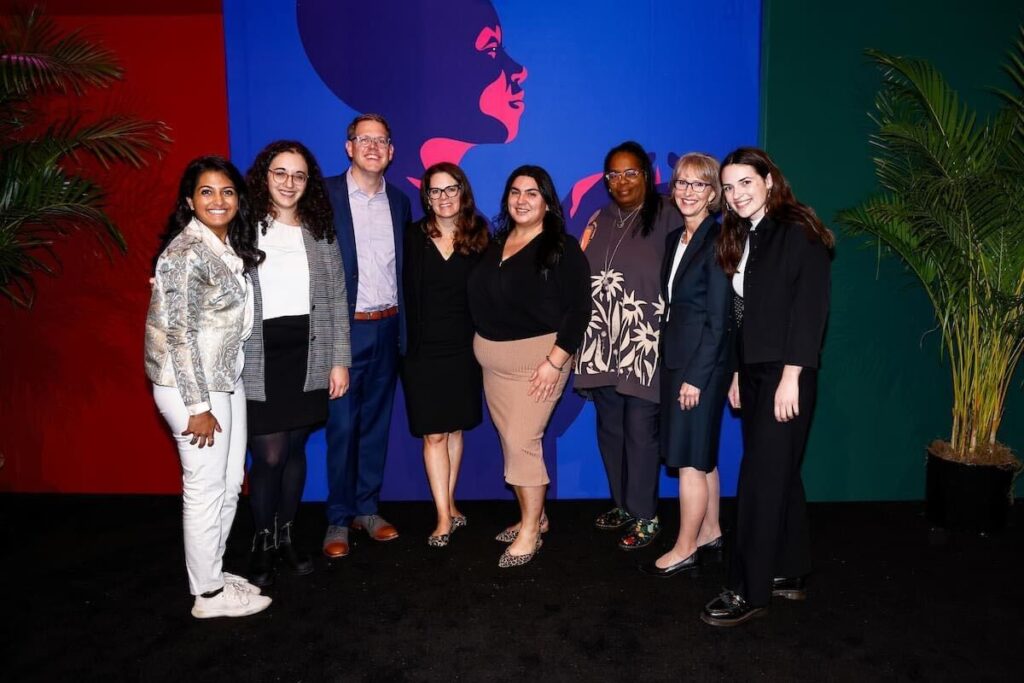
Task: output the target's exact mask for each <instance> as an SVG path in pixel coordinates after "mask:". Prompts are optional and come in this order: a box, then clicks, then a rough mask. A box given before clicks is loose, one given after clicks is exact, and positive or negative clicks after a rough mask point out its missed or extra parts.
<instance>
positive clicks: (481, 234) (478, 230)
mask: <svg viewBox="0 0 1024 683" xmlns="http://www.w3.org/2000/svg"><path fill="white" fill-rule="evenodd" d="M437 173H447V174H448V175H450V176H451V177H452V178H454V179H455V182H456V183H458V185H459V187H460V188H461V190H460V194H459V213H458V215H457V216H455V238H454V241H453V244H452V246H453V247H454V248H455V251H457V252H459V253H460V254H462V255H463V256H469V255H470V254H479V253H480V252H482V251H483V250H484V249H486V248H487V242H488V238H489V234H488V232H487V222H486V221H484V219H483V218H481V217H480V216H479V215H477V212H476V199H474V198H473V188H472V187H471V186H470V184H469V178H467V177H466V172H465V171H463V170H462V169H461V168H459V167H458V166H457V165H455V164H453V163H451V162H448V161H442V162H440V163H437V164H434V165H433V166H431V167H430V168H428V169H427V170H426V171H424V172H423V178H422V179H421V181H420V203H421V204H422V205H423V213H424V214H425V217H424V219H423V221H422V223H421V226H422V227H423V232H425V233H426V234H427V236H429V237H440V236H441V231H440V230H439V229H438V228H437V225H436V223H435V221H434V210H433V208H431V206H430V197H429V196H428V195H427V191H428V190H429V189H430V179H431V178H432V177H433V176H434V175H435V174H437Z"/></svg>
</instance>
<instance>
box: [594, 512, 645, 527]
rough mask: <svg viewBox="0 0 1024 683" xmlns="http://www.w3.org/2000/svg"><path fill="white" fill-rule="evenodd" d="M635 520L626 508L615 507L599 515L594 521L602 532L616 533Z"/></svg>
mask: <svg viewBox="0 0 1024 683" xmlns="http://www.w3.org/2000/svg"><path fill="white" fill-rule="evenodd" d="M634 519H636V518H635V517H633V515H631V514H629V513H628V512H627V511H626V509H625V508H619V507H615V508H612V509H611V510H608V511H607V512H602V513H601V514H599V515H598V516H597V518H596V519H595V520H594V526H596V527H597V528H598V529H601V530H602V531H614V530H615V529H621V528H622V527H624V526H626V525H627V524H629V523H630V522H632V521H633V520H634Z"/></svg>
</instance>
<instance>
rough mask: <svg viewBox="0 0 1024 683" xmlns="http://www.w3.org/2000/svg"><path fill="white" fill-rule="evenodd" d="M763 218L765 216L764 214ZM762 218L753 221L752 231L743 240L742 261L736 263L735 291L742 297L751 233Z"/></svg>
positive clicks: (733, 282) (733, 278)
mask: <svg viewBox="0 0 1024 683" xmlns="http://www.w3.org/2000/svg"><path fill="white" fill-rule="evenodd" d="M761 218H764V215H762V216H761ZM761 218H758V219H757V220H756V221H751V223H750V232H748V233H747V239H746V241H745V242H743V255H742V256H740V262H739V263H738V264H737V265H736V273H735V274H734V275H733V276H732V288H733V291H735V292H736V295H737V296H739V297H740V298H742V297H743V271H745V270H746V269H747V259H748V258H750V233H751V232H754V231H755V230H757V224H758V223H760V222H761Z"/></svg>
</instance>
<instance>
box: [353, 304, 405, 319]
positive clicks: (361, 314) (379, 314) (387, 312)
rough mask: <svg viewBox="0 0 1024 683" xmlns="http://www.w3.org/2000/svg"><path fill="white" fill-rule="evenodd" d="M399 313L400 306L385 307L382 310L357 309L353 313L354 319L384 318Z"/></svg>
mask: <svg viewBox="0 0 1024 683" xmlns="http://www.w3.org/2000/svg"><path fill="white" fill-rule="evenodd" d="M396 315H398V306H392V307H391V308H385V309H384V310H381V311H356V312H355V313H353V314H352V319H353V320H383V319H384V318H392V317H394V316H396Z"/></svg>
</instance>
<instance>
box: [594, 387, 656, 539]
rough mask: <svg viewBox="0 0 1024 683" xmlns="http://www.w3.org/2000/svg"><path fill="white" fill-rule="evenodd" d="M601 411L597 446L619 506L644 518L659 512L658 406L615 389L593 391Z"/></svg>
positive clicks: (598, 421)
mask: <svg viewBox="0 0 1024 683" xmlns="http://www.w3.org/2000/svg"><path fill="white" fill-rule="evenodd" d="M590 395H591V396H592V397H593V399H594V408H595V410H596V412H597V445H598V448H599V449H600V451H601V459H602V460H604V467H605V471H606V472H607V473H608V486H609V488H610V489H611V492H612V500H614V501H615V506H616V507H620V508H624V509H625V510H626V511H627V512H629V514H631V515H633V516H634V517H639V518H641V519H653V518H654V516H655V515H656V514H657V512H658V475H659V473H660V471H661V460H660V458H659V453H660V451H659V444H658V426H659V421H660V411H659V408H658V404H657V403H655V402H653V401H645V400H644V399H642V398H637V397H635V396H626V395H625V394H620V393H619V392H617V391H616V390H615V387H598V388H596V389H590Z"/></svg>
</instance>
